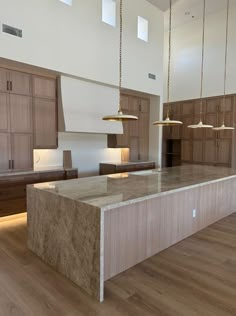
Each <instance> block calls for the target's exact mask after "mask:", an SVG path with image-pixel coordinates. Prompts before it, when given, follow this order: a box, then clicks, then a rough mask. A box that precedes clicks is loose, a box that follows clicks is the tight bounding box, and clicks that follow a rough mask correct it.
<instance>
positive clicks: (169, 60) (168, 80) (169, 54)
mask: <svg viewBox="0 0 236 316" xmlns="http://www.w3.org/2000/svg"><path fill="white" fill-rule="evenodd" d="M171 30H172V0H170V17H169V53H168V79H167V102H168V105H169V102H170V79H171V78H170V68H171V53H172V50H171Z"/></svg>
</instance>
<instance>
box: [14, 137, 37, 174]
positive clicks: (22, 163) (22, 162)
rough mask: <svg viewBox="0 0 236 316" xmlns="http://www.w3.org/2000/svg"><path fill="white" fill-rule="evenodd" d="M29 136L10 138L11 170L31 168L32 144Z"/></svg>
mask: <svg viewBox="0 0 236 316" xmlns="http://www.w3.org/2000/svg"><path fill="white" fill-rule="evenodd" d="M32 143H33V142H32V135H31V134H17V133H14V134H12V136H11V150H12V157H11V158H12V169H14V170H15V171H20V170H30V169H32V168H33V144H32Z"/></svg>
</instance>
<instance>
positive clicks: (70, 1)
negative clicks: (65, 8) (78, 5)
mask: <svg viewBox="0 0 236 316" xmlns="http://www.w3.org/2000/svg"><path fill="white" fill-rule="evenodd" d="M60 1H61V2H63V3H65V4H68V5H72V0H60Z"/></svg>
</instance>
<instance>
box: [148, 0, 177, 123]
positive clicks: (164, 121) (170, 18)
mask: <svg viewBox="0 0 236 316" xmlns="http://www.w3.org/2000/svg"><path fill="white" fill-rule="evenodd" d="M171 23H172V0H170V17H169V56H168V79H167V103H168V110H167V115H166V118H165V119H164V120H160V121H155V122H153V123H152V124H153V125H156V126H174V125H181V124H183V122H181V121H176V120H171V119H170V116H169V115H170V104H169V102H170V63H171Z"/></svg>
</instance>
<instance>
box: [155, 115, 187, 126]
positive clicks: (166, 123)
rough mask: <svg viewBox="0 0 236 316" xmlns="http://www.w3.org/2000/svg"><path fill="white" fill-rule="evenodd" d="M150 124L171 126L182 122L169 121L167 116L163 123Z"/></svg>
mask: <svg viewBox="0 0 236 316" xmlns="http://www.w3.org/2000/svg"><path fill="white" fill-rule="evenodd" d="M152 124H153V125H159V126H173V125H179V124H183V122H181V121H175V120H171V119H170V118H169V116H167V117H166V118H165V119H164V120H163V121H156V122H153V123H152Z"/></svg>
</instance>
